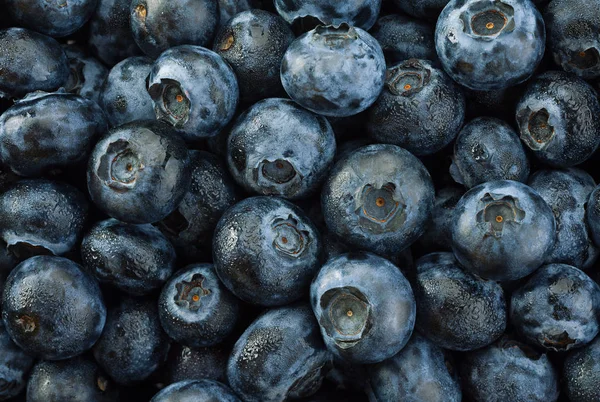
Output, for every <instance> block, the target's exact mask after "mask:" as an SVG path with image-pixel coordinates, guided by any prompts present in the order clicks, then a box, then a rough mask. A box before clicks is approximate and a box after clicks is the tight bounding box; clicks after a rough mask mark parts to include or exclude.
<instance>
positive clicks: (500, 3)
mask: <svg viewBox="0 0 600 402" xmlns="http://www.w3.org/2000/svg"><path fill="white" fill-rule="evenodd" d="M545 41H546V31H545V29H544V20H543V19H542V16H541V15H540V13H539V11H538V10H537V9H536V8H535V5H534V4H533V3H532V2H531V1H529V0H496V1H485V0H451V1H450V2H449V3H448V4H447V5H446V7H445V8H444V10H443V11H442V13H441V14H440V16H439V19H438V21H437V26H436V30H435V45H436V50H437V53H438V56H439V58H440V61H441V62H442V65H443V67H444V69H445V70H446V72H447V73H448V75H450V77H452V78H453V79H454V80H455V81H456V82H458V83H459V84H461V85H464V86H466V87H468V88H471V89H476V90H492V89H501V88H507V87H510V86H513V85H516V84H520V83H521V82H523V81H525V80H527V79H529V77H531V75H532V74H533V72H534V70H535V69H536V67H537V66H538V64H539V63H540V61H541V60H542V56H543V55H544V47H545Z"/></svg>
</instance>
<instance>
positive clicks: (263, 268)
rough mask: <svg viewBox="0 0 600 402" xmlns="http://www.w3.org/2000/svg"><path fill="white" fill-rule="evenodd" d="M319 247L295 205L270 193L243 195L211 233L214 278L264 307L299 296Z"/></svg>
mask: <svg viewBox="0 0 600 402" xmlns="http://www.w3.org/2000/svg"><path fill="white" fill-rule="evenodd" d="M232 236H233V237H232ZM232 238H235V239H236V240H235V241H232ZM320 251H321V239H320V235H319V232H318V231H317V228H316V227H315V226H314V224H313V223H312V222H311V221H310V220H309V219H308V218H307V217H306V215H305V214H304V213H303V212H302V211H301V210H300V209H299V208H298V207H296V206H295V205H293V204H291V203H289V202H287V201H285V200H283V199H280V198H274V197H252V198H247V199H245V200H243V201H241V202H239V203H237V204H236V205H234V206H233V207H231V208H229V209H228V210H227V211H226V212H225V214H224V215H223V217H222V218H221V220H220V221H219V223H218V224H217V228H216V229H215V233H214V236H213V260H214V264H215V270H216V272H217V274H218V275H219V278H220V279H221V280H222V281H223V283H224V284H225V286H226V287H227V288H228V289H229V290H231V292H232V293H233V294H235V295H236V296H237V297H239V298H240V299H242V300H244V301H245V302H248V303H254V304H261V305H264V306H277V305H283V304H288V303H290V302H293V301H295V300H298V299H300V298H301V297H302V296H303V295H305V292H306V291H307V290H308V286H309V284H310V281H311V279H312V278H313V276H314V275H315V274H316V272H317V270H318V269H319V254H320Z"/></svg>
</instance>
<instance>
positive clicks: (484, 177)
mask: <svg viewBox="0 0 600 402" xmlns="http://www.w3.org/2000/svg"><path fill="white" fill-rule="evenodd" d="M450 174H451V175H452V178H453V179H454V180H455V181H456V182H457V183H460V184H463V185H464V186H465V187H466V188H471V187H474V186H476V185H478V184H482V183H486V182H488V181H494V180H514V181H520V182H526V181H527V178H528V177H529V161H528V160H527V155H526V154H525V149H523V144H521V141H520V140H519V135H518V134H517V133H516V132H515V130H514V129H513V128H512V127H511V126H510V125H509V124H507V123H505V122H504V121H502V120H499V119H496V118H494V117H478V118H476V119H474V120H471V121H470V122H469V123H467V124H465V126H464V127H463V129H462V130H461V131H460V133H459V134H458V137H457V138H456V142H455V143H454V157H453V158H452V165H451V166H450Z"/></svg>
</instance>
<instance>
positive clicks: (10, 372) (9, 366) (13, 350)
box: [0, 287, 34, 401]
mask: <svg viewBox="0 0 600 402" xmlns="http://www.w3.org/2000/svg"><path fill="white" fill-rule="evenodd" d="M0 290H2V288H1V287H0ZM33 362H34V359H33V357H31V356H30V355H28V354H27V353H25V351H23V349H21V348H20V347H18V346H17V345H15V344H14V342H13V341H12V339H10V336H9V335H8V332H6V329H5V328H4V322H2V321H0V400H2V401H4V400H7V399H10V398H12V397H15V396H17V395H18V394H20V393H21V391H22V390H23V389H24V388H25V386H26V385H27V382H28V380H27V379H26V378H27V377H28V373H29V370H31V367H32V366H33Z"/></svg>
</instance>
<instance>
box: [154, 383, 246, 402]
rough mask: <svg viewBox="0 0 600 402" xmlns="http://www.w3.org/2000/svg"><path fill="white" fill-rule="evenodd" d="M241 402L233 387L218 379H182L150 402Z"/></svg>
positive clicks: (163, 390)
mask: <svg viewBox="0 0 600 402" xmlns="http://www.w3.org/2000/svg"><path fill="white" fill-rule="evenodd" d="M186 401H190V402H192V401H193V402H241V401H240V399H238V397H237V396H236V395H235V394H234V393H233V391H231V389H230V388H229V387H228V386H226V385H225V384H222V383H220V382H217V381H213V380H209V379H202V380H195V381H190V380H188V381H181V382H177V383H174V384H171V385H169V386H168V387H165V388H163V389H162V390H161V391H160V392H159V393H158V394H156V395H154V397H153V398H152V399H151V400H150V402H186Z"/></svg>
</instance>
